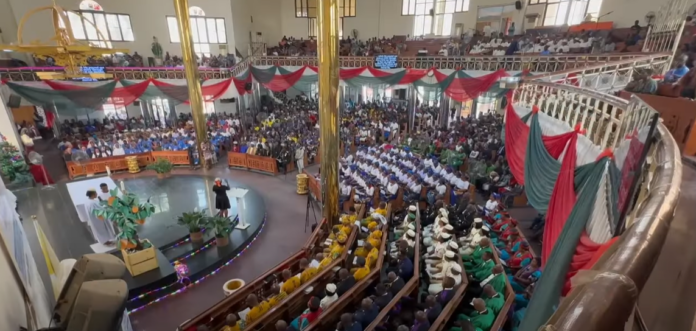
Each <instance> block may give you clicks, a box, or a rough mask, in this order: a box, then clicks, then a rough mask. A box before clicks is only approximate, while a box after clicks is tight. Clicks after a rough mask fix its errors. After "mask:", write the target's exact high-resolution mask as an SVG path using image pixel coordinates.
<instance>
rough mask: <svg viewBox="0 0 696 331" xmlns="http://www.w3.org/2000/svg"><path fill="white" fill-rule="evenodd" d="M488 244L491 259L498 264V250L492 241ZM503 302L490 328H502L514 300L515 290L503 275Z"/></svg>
mask: <svg viewBox="0 0 696 331" xmlns="http://www.w3.org/2000/svg"><path fill="white" fill-rule="evenodd" d="M488 246H489V247H490V248H491V251H493V261H495V264H496V265H499V264H500V257H499V256H498V251H497V250H496V247H495V245H493V242H490V241H489V242H488ZM504 295H505V304H503V308H501V309H500V312H498V315H497V316H496V317H495V321H494V322H493V326H491V330H502V328H503V325H505V321H507V317H508V316H507V315H508V311H509V310H510V307H511V306H512V303H513V302H515V291H514V290H513V289H512V285H510V280H509V279H508V277H507V276H506V277H505V294H504Z"/></svg>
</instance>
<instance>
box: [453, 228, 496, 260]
mask: <svg viewBox="0 0 696 331" xmlns="http://www.w3.org/2000/svg"><path fill="white" fill-rule="evenodd" d="M490 231H491V230H490V229H489V228H488V227H487V226H485V225H484V226H483V227H482V228H481V231H480V232H478V233H476V234H475V235H474V236H473V238H472V239H471V241H470V242H469V243H468V244H467V245H464V246H462V248H460V249H459V254H460V255H462V256H469V255H471V254H472V253H474V251H475V250H476V247H478V246H479V244H480V243H481V239H483V238H487V234H488V233H490Z"/></svg>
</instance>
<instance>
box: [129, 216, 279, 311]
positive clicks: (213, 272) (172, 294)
mask: <svg viewBox="0 0 696 331" xmlns="http://www.w3.org/2000/svg"><path fill="white" fill-rule="evenodd" d="M266 217H267V216H266V215H265V216H264V218H263V223H261V229H259V232H258V233H257V234H256V236H255V237H254V239H252V240H251V242H249V243H248V244H247V245H246V246H244V248H243V249H242V250H241V251H240V252H239V253H238V254H237V255H235V256H234V257H233V258H231V259H230V260H229V261H227V262H226V263H225V264H223V265H221V266H220V267H219V268H217V269H215V270H213V271H212V272H210V273H209V274H207V275H205V276H203V277H201V278H199V279H197V280H195V281H193V282H192V283H190V284H189V285H187V286H185V287H182V288H180V289H178V290H176V291H174V292H171V293H169V294H166V295H164V296H162V297H160V298H157V299H155V300H153V301H151V302H148V303H147V304H144V305H142V306H140V307H138V308H135V309H132V310H130V311H128V314H129V315H130V314H133V313H136V312H139V311H141V310H143V309H145V307H148V306H151V305H154V304H156V303H158V302H161V301H164V300H165V299H167V298H171V297H173V296H175V295H178V294H181V293H184V292H185V291H186V290H188V289H190V288H191V287H193V286H195V285H198V284H200V283H202V282H203V281H204V280H206V279H208V278H209V277H211V276H213V275H215V274H217V273H218V272H220V270H222V269H223V268H225V267H227V266H230V265H232V262H234V261H235V260H236V259H237V258H239V257H240V256H242V255H243V254H244V252H246V251H247V249H249V247H251V245H252V244H253V243H254V242H256V240H257V239H258V238H259V235H261V233H262V232H263V229H264V227H265V226H266ZM178 284H179V282H175V283H172V284H169V285H166V286H163V287H160V288H158V289H155V290H152V291H150V292H147V293H143V294H141V295H139V296H138V297H137V298H134V299H131V300H129V301H128V302H134V301H136V300H139V299H143V298H145V297H147V296H148V295H151V294H154V293H157V292H161V291H164V290H167V289H170V288H172V287H174V286H176V285H178Z"/></svg>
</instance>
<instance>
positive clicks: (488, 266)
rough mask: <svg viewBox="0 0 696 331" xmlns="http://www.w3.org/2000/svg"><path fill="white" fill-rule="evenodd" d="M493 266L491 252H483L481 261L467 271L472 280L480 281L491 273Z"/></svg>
mask: <svg viewBox="0 0 696 331" xmlns="http://www.w3.org/2000/svg"><path fill="white" fill-rule="evenodd" d="M493 267H495V261H493V253H491V252H484V253H483V258H482V259H481V263H480V264H479V265H478V266H476V267H475V268H473V269H472V270H470V271H468V273H469V275H471V279H472V280H475V281H478V282H482V281H483V280H484V279H486V278H488V276H490V275H491V273H493Z"/></svg>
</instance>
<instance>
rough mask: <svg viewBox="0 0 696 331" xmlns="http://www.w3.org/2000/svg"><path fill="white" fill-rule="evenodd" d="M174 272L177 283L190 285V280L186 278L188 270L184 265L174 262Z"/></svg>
mask: <svg viewBox="0 0 696 331" xmlns="http://www.w3.org/2000/svg"><path fill="white" fill-rule="evenodd" d="M174 271H176V278H177V282H179V283H181V284H184V285H186V284H190V283H191V280H190V279H189V278H188V275H189V268H188V266H187V265H186V264H184V263H181V262H179V261H176V262H174Z"/></svg>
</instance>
